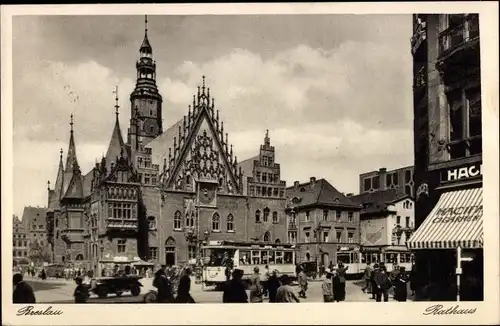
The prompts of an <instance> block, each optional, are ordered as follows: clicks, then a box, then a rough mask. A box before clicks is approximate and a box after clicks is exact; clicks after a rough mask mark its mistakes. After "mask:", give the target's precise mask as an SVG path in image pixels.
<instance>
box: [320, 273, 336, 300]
mask: <svg viewBox="0 0 500 326" xmlns="http://www.w3.org/2000/svg"><path fill="white" fill-rule="evenodd" d="M332 276H333V273H332V272H330V271H327V272H326V279H325V280H324V281H323V284H322V285H321V289H322V290H323V302H333V283H332Z"/></svg>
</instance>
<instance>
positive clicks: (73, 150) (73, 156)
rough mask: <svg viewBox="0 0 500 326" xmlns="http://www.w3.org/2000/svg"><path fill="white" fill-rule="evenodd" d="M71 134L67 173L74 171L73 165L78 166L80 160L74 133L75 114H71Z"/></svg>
mask: <svg viewBox="0 0 500 326" xmlns="http://www.w3.org/2000/svg"><path fill="white" fill-rule="evenodd" d="M69 124H70V126H71V129H70V136H69V146H68V157H67V158H66V170H65V172H67V173H72V171H73V166H78V160H77V159H76V146H75V138H74V134H73V125H74V123H73V114H71V116H70V123H69Z"/></svg>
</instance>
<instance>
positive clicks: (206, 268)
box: [201, 241, 297, 288]
mask: <svg viewBox="0 0 500 326" xmlns="http://www.w3.org/2000/svg"><path fill="white" fill-rule="evenodd" d="M296 251H297V249H296V248H295V246H294V245H291V244H279V243H265V242H240V241H209V242H208V243H207V244H206V245H204V246H202V247H201V252H202V256H203V268H202V270H203V272H202V284H203V285H206V286H215V287H216V288H220V287H221V286H222V285H223V284H224V283H225V282H226V266H228V259H230V260H231V263H232V264H231V265H232V266H233V270H234V269H236V268H237V269H241V270H243V280H245V281H248V279H249V278H250V276H251V275H252V274H253V273H254V272H253V269H254V268H255V267H259V269H260V271H261V274H263V272H264V269H265V266H266V265H267V266H268V267H269V271H273V270H276V271H277V272H278V274H279V275H284V274H286V275H288V276H289V277H291V278H292V279H294V278H296V275H295V264H294V262H295V255H296ZM263 276H264V275H263Z"/></svg>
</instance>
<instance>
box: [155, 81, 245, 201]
mask: <svg viewBox="0 0 500 326" xmlns="http://www.w3.org/2000/svg"><path fill="white" fill-rule="evenodd" d="M205 89H206V88H205V77H203V86H202V87H201V88H200V87H198V94H197V95H194V96H193V103H192V106H189V111H188V115H187V116H184V119H183V121H182V124H179V125H178V134H177V136H175V137H174V141H173V145H172V146H171V147H170V148H169V152H168V159H167V158H165V160H164V166H163V172H162V175H161V179H160V180H161V184H162V186H163V187H164V188H166V189H173V190H184V191H195V189H194V185H195V181H198V182H209V183H214V184H218V193H222V194H224V193H226V194H242V191H243V174H242V172H241V169H239V168H238V161H237V158H236V157H235V156H234V155H233V148H232V145H229V143H228V134H227V133H226V134H225V137H224V123H223V122H222V121H220V120H219V111H218V110H215V104H214V99H213V98H212V99H211V98H210V89H209V88H208V89H207V90H206V91H205ZM210 100H211V101H210ZM191 108H193V111H192V112H191Z"/></svg>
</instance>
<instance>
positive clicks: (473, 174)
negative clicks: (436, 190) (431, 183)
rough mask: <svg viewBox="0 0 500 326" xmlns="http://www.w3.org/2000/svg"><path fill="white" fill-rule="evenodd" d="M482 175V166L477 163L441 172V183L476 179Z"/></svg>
mask: <svg viewBox="0 0 500 326" xmlns="http://www.w3.org/2000/svg"><path fill="white" fill-rule="evenodd" d="M482 175H483V164H481V163H477V164H472V165H467V166H462V167H458V168H452V169H446V170H443V171H442V172H441V181H442V182H450V181H458V180H465V179H472V178H478V177H481V176H482Z"/></svg>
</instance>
